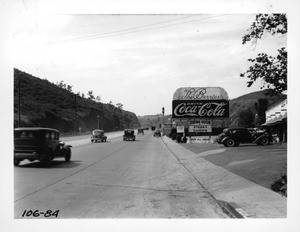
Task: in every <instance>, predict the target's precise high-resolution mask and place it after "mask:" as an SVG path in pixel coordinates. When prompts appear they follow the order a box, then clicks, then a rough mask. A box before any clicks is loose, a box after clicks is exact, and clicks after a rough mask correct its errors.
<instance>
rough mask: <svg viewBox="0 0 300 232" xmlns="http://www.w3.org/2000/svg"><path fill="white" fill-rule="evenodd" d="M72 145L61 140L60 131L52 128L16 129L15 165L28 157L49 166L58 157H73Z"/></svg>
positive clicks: (67, 160) (66, 159) (67, 158)
mask: <svg viewBox="0 0 300 232" xmlns="http://www.w3.org/2000/svg"><path fill="white" fill-rule="evenodd" d="M71 147H72V146H71V145H65V143H64V142H62V141H60V140H59V131H58V130H55V129H52V128H42V127H23V128H16V129H14V165H15V166H18V165H19V164H20V162H21V161H23V160H25V159H27V160H29V161H31V162H33V161H35V160H39V161H41V162H42V164H43V165H44V166H49V165H50V164H51V161H52V160H53V159H54V158H56V157H64V158H65V161H66V162H69V161H70V159H71Z"/></svg>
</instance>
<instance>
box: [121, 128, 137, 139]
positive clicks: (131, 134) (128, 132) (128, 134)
mask: <svg viewBox="0 0 300 232" xmlns="http://www.w3.org/2000/svg"><path fill="white" fill-rule="evenodd" d="M123 140H124V141H128V140H132V141H135V135H134V130H131V129H126V130H124V135H123Z"/></svg>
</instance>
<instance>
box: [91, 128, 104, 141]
mask: <svg viewBox="0 0 300 232" xmlns="http://www.w3.org/2000/svg"><path fill="white" fill-rule="evenodd" d="M106 140H107V136H106V135H104V131H103V130H99V129H97V130H93V132H92V137H91V142H92V143H93V142H98V141H101V142H106Z"/></svg>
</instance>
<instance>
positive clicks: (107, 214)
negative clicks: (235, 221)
mask: <svg viewBox="0 0 300 232" xmlns="http://www.w3.org/2000/svg"><path fill="white" fill-rule="evenodd" d="M118 135H120V133H119V134H118V133H115V134H114V135H109V136H108V142H106V143H90V141H89V136H87V138H77V139H74V138H73V139H71V138H65V139H64V140H65V141H67V143H68V144H72V145H73V148H72V158H71V162H69V163H65V162H64V160H63V159H56V160H54V161H53V162H52V165H51V166H50V167H49V168H43V167H42V166H41V164H40V163H39V162H33V163H30V162H26V161H23V162H21V163H20V166H19V167H15V168H14V178H15V182H14V184H15V188H14V190H15V198H14V206H15V211H14V212H15V218H22V214H23V213H24V211H25V210H27V212H28V211H29V210H32V211H35V210H39V212H47V210H52V212H55V211H57V210H59V212H58V213H57V215H58V218H227V215H226V214H224V213H223V211H222V210H221V209H220V207H219V206H218V204H217V203H216V201H215V199H214V198H212V197H211V195H210V194H208V193H207V192H206V190H205V189H203V188H202V186H201V185H200V183H199V182H198V181H197V179H196V178H195V177H194V176H193V175H192V174H191V172H189V170H187V169H186V168H185V167H184V166H183V165H182V164H181V163H180V160H178V159H176V157H175V156H174V155H173V153H172V152H171V151H170V150H169V149H168V147H167V146H166V145H165V143H164V142H163V141H162V140H161V139H159V138H154V137H153V136H152V133H150V132H146V134H145V135H144V136H142V135H138V136H137V141H135V142H124V141H123V140H122V137H120V136H119V137H117V136H118ZM54 217H55V216H53V217H48V218H54ZM23 218H33V216H30V217H27V216H26V217H23ZM36 218H45V215H43V214H39V216H38V217H36Z"/></svg>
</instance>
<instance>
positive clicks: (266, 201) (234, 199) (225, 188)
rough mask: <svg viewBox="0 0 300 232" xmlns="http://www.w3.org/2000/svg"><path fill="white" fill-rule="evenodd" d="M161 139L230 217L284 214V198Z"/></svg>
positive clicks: (285, 207)
mask: <svg viewBox="0 0 300 232" xmlns="http://www.w3.org/2000/svg"><path fill="white" fill-rule="evenodd" d="M162 141H163V142H164V143H165V145H166V146H167V148H168V149H169V150H170V151H171V152H172V153H173V155H174V156H175V157H176V158H177V160H178V161H179V162H180V163H181V164H182V165H183V166H184V168H186V169H187V170H188V172H190V174H191V175H192V176H193V177H194V178H195V180H196V181H197V182H198V183H199V184H200V185H201V186H202V187H203V188H204V189H205V190H206V191H207V193H208V194H209V195H211V196H212V197H213V198H214V199H215V200H216V202H217V203H218V205H219V206H220V207H221V209H222V210H223V211H224V213H226V214H227V215H228V216H229V217H232V218H286V217H287V198H284V197H282V196H281V195H280V194H278V193H275V192H273V191H272V190H269V189H267V188H265V187H262V186H260V185H258V184H256V183H254V182H252V181H250V180H247V179H245V178H243V177H241V176H239V175H237V174H234V173H232V172H230V171H228V170H226V169H224V168H222V167H220V166H217V165H215V164H213V163H211V162H209V161H207V160H205V159H204V158H202V157H199V156H198V155H197V154H194V153H193V152H192V151H189V150H187V149H186V148H184V147H183V146H181V145H180V144H177V143H175V142H174V141H172V140H171V139H169V138H167V137H163V138H162ZM199 145H200V146H201V144H199Z"/></svg>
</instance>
